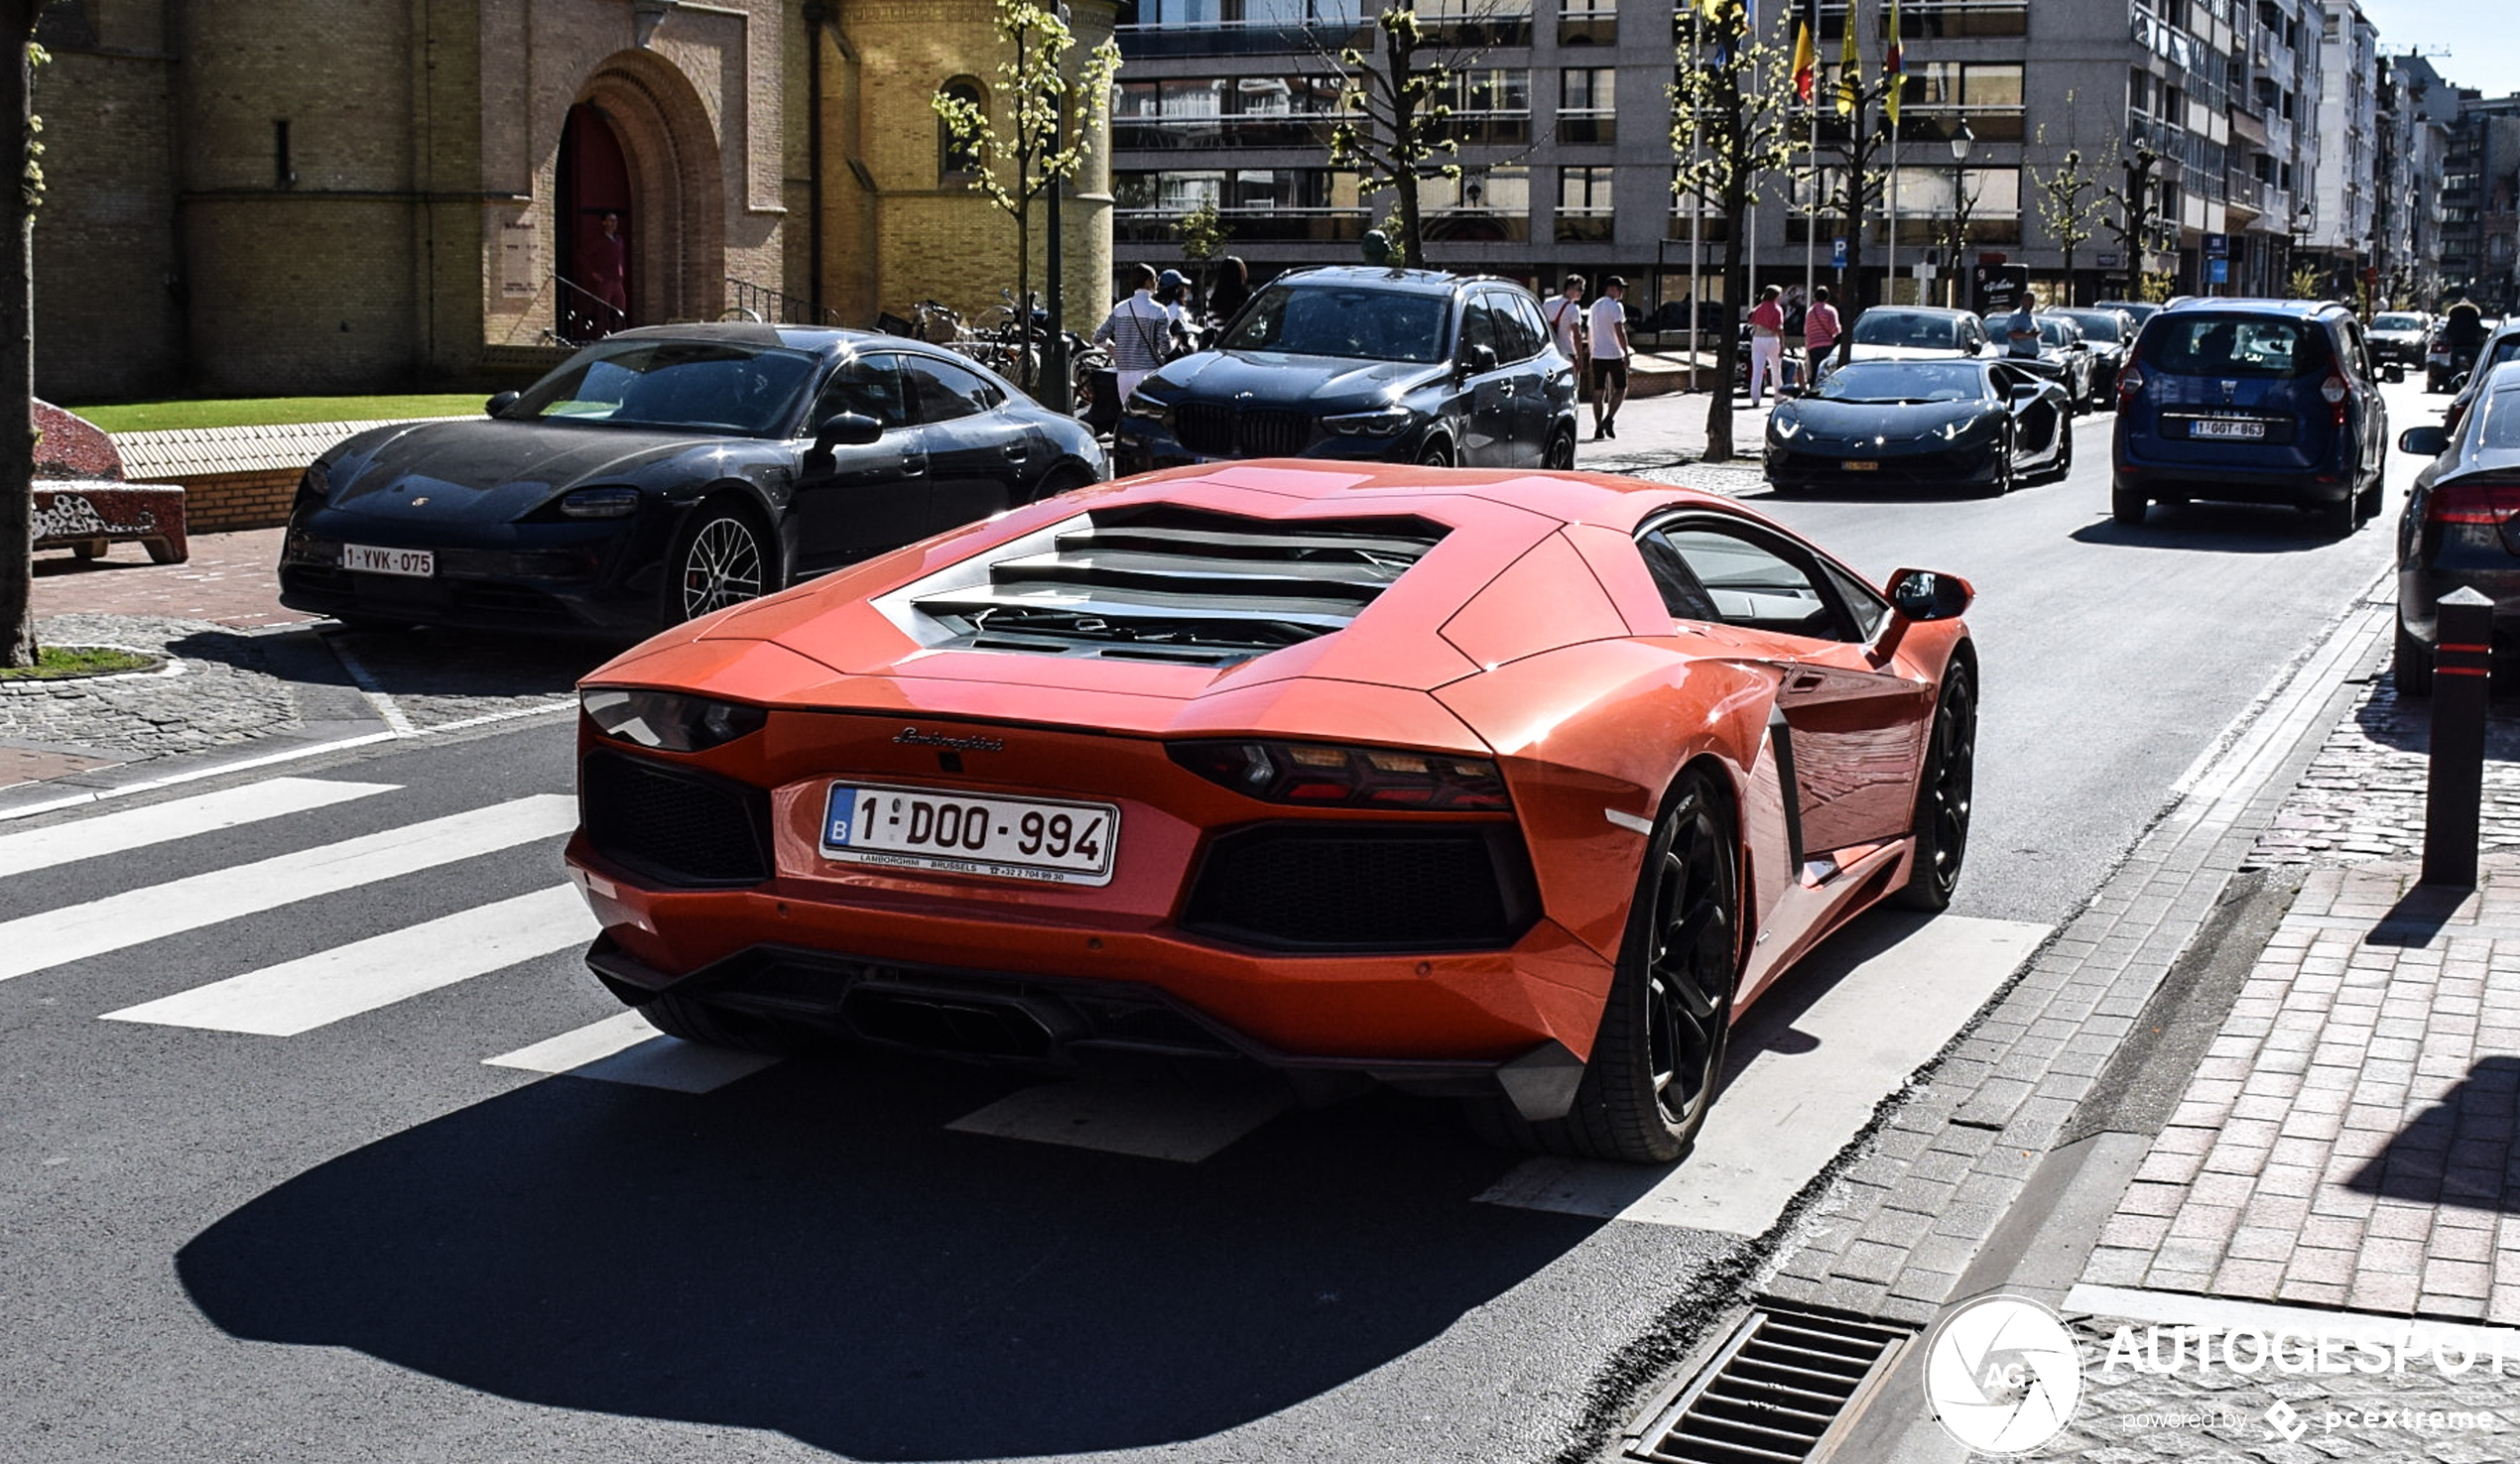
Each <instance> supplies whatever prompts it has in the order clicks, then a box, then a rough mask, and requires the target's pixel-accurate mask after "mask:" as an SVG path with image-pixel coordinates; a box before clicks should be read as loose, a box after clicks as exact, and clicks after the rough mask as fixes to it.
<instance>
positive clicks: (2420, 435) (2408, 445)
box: [2398, 427, 2450, 457]
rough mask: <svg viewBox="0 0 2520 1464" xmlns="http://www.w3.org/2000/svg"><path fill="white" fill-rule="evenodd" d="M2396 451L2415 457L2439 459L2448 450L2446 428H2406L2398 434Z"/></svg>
mask: <svg viewBox="0 0 2520 1464" xmlns="http://www.w3.org/2000/svg"><path fill="white" fill-rule="evenodd" d="M2398 450H2399V451H2400V452H2404V453H2407V454H2410V455H2411V456H2415V457H2439V456H2441V455H2442V454H2443V453H2444V452H2447V451H2449V450H2450V430H2449V428H2447V427H2408V428H2407V429H2406V430H2405V431H2402V432H2400V433H2398Z"/></svg>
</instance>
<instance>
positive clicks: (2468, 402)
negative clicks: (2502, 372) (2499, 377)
mask: <svg viewBox="0 0 2520 1464" xmlns="http://www.w3.org/2000/svg"><path fill="white" fill-rule="evenodd" d="M2505 361H2520V320H2505V321H2503V322H2502V323H2501V324H2499V325H2496V326H2495V327H2494V328H2493V331H2492V333H2491V334H2489V335H2487V336H2486V337H2485V343H2484V344H2483V345H2482V346H2480V347H2478V348H2477V351H2476V364H2475V367H2474V369H2472V370H2470V371H2467V372H2466V373H2464V374H2463V375H2461V376H2460V377H2459V378H2458V387H2457V394H2456V395H2454V396H2453V397H2452V398H2451V399H2450V405H2449V406H2448V407H2445V408H2443V409H2442V427H2444V428H2445V429H2447V430H2449V431H2454V432H2455V431H2457V430H2458V424H2459V422H2460V421H2461V420H2462V419H2464V418H2465V417H2466V416H2467V409H2468V408H2469V407H2470V406H2472V405H2474V403H2475V401H2476V393H2477V389H2478V388H2480V387H2482V386H2483V385H2484V384H2485V379H2486V378H2487V377H2489V376H2491V375H2492V374H2493V369H2494V368H2495V367H2496V366H2499V365H2501V364H2502V363H2503V362H2505Z"/></svg>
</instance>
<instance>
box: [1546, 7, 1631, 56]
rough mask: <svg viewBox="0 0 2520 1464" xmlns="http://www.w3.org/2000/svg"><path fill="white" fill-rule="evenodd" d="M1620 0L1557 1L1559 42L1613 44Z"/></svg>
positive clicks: (1616, 32)
mask: <svg viewBox="0 0 2520 1464" xmlns="http://www.w3.org/2000/svg"><path fill="white" fill-rule="evenodd" d="M1618 42H1619V0H1558V44H1559V45H1561V46H1616V45H1617V44H1618Z"/></svg>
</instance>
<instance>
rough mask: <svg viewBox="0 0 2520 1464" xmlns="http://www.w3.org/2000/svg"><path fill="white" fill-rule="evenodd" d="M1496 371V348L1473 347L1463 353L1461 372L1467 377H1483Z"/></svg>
mask: <svg viewBox="0 0 2520 1464" xmlns="http://www.w3.org/2000/svg"><path fill="white" fill-rule="evenodd" d="M1495 369H1496V347H1494V346H1484V345H1474V346H1472V347H1470V348H1469V350H1468V351H1467V352H1465V353H1463V355H1462V357H1461V370H1462V372H1463V374H1465V375H1469V376H1484V375H1486V374H1487V373H1488V372H1490V371H1493V370H1495Z"/></svg>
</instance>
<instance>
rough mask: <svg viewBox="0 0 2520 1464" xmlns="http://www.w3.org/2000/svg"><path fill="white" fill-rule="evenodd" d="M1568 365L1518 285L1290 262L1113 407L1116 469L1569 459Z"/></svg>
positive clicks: (1524, 463) (1526, 463)
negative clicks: (1210, 337) (1201, 340)
mask: <svg viewBox="0 0 2520 1464" xmlns="http://www.w3.org/2000/svg"><path fill="white" fill-rule="evenodd" d="M1113 456H1114V458H1115V460H1116V465H1117V467H1118V470H1119V471H1120V472H1123V473H1139V472H1146V471H1149V470H1151V469H1154V468H1163V467H1177V466H1180V465H1183V464H1186V463H1194V462H1209V461H1214V460H1216V459H1218V458H1237V457H1322V458H1355V459H1365V460H1370V461H1375V462H1423V463H1432V464H1437V465H1442V466H1453V465H1458V466H1463V467H1553V468H1568V467H1573V466H1575V363H1574V362H1572V361H1570V360H1568V359H1567V358H1566V357H1565V356H1564V355H1562V354H1560V353H1559V350H1558V348H1557V344H1556V342H1554V341H1553V340H1551V339H1550V335H1549V329H1548V326H1547V324H1546V323H1545V322H1544V321H1543V320H1542V318H1541V314H1540V303H1539V302H1538V301H1537V300H1535V299H1533V298H1532V294H1531V292H1530V291H1528V290H1525V289H1524V288H1523V287H1521V286H1520V285H1517V284H1514V283H1513V282H1512V281H1510V280H1496V279H1483V278H1480V279H1464V278H1461V277H1459V276H1455V275H1447V274H1443V273H1440V272H1438V271H1434V270H1384V269H1372V268H1365V267H1341V268H1331V269H1316V270H1302V271H1298V272H1296V273H1294V274H1289V275H1284V276H1281V277H1279V278H1278V279H1277V280H1275V281H1273V282H1272V283H1271V284H1270V285H1269V286H1268V287H1267V288H1266V289H1264V290H1262V291H1260V293H1259V294H1257V295H1255V296H1253V297H1252V300H1251V303H1250V304H1249V305H1246V306H1244V307H1243V310H1242V312H1241V313H1240V314H1239V315H1237V316H1236V317H1235V319H1234V323H1233V326H1232V328H1231V329H1230V330H1229V331H1227V333H1226V335H1225V337H1224V338H1223V339H1222V340H1220V341H1219V342H1217V344H1216V347H1215V349H1213V350H1205V351H1199V352H1197V353H1195V354H1192V355H1188V356H1184V357H1182V358H1181V359H1180V360H1178V361H1172V362H1169V363H1167V364H1166V365H1165V366H1164V367H1163V369H1162V370H1159V371H1157V372H1155V373H1154V374H1153V375H1150V376H1149V377H1147V378H1146V380H1145V381H1143V382H1141V383H1139V385H1138V389H1137V391H1136V392H1135V394H1133V395H1132V396H1131V397H1130V398H1129V400H1128V403H1127V405H1126V406H1125V407H1124V408H1123V409H1122V410H1121V414H1120V424H1119V427H1118V429H1117V430H1116V432H1115V433H1114V436H1113Z"/></svg>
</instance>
